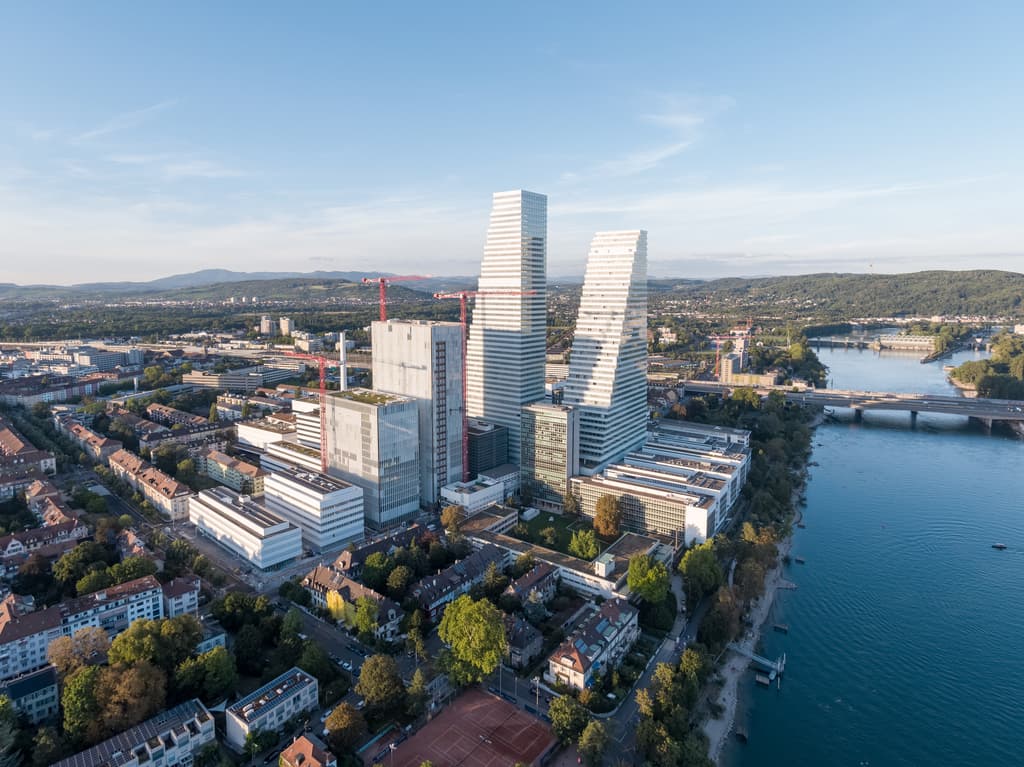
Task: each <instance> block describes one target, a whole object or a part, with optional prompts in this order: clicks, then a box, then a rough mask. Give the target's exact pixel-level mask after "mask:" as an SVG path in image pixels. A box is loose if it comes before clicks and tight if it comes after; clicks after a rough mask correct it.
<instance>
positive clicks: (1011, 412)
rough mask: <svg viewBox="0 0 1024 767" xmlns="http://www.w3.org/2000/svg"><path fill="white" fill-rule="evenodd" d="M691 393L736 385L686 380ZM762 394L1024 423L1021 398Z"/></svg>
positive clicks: (860, 408)
mask: <svg viewBox="0 0 1024 767" xmlns="http://www.w3.org/2000/svg"><path fill="white" fill-rule="evenodd" d="M682 387H683V388H684V390H685V391H687V392H694V393H709V394H720V393H723V392H729V391H731V390H732V389H734V388H737V387H735V386H732V385H730V384H722V383H718V382H715V381H684V382H683V383H682ZM755 391H757V392H758V393H759V394H761V395H762V396H766V395H767V394H768V393H769V392H771V391H777V392H781V393H782V394H784V395H785V397H786V399H787V400H788V401H789V402H798V403H800V404H805V405H820V406H821V407H845V408H850V409H851V410H853V411H854V413H855V417H856V418H858V419H860V417H861V416H862V415H863V413H864V411H866V410H902V411H904V412H909V413H910V417H911V419H912V420H914V419H916V418H917V414H918V413H943V414H945V415H960V416H966V417H968V418H975V419H977V420H979V421H981V422H982V423H983V424H985V425H986V426H989V427H991V426H992V423H993V422H995V421H1018V422H1024V402H1021V401H1019V400H1005V399H986V398H983V397H977V398H969V397H958V396H951V395H948V394H901V393H893V392H877V391H848V390H845V389H793V388H792V387H786V386H759V387H755Z"/></svg>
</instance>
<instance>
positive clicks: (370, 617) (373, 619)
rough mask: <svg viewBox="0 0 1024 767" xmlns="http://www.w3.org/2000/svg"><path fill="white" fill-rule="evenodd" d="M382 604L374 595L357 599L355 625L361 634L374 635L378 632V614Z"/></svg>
mask: <svg viewBox="0 0 1024 767" xmlns="http://www.w3.org/2000/svg"><path fill="white" fill-rule="evenodd" d="M379 611H380V606H379V605H378V604H377V602H376V600H375V599H373V598H372V597H366V596H363V597H359V598H358V599H356V614H355V618H353V625H354V626H355V628H356V631H358V632H359V633H360V634H361V635H367V634H369V635H373V634H375V633H376V632H377V626H378V624H377V615H378V613H379Z"/></svg>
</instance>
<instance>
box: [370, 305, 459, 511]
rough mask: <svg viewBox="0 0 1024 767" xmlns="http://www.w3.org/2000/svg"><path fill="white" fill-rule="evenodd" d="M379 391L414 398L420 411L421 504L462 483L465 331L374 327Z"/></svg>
mask: <svg viewBox="0 0 1024 767" xmlns="http://www.w3.org/2000/svg"><path fill="white" fill-rule="evenodd" d="M372 331H373V388H374V389H375V390H376V391H384V392H390V393H391V394H401V395H404V396H406V397H411V398H412V399H414V400H415V401H416V407H417V410H418V411H419V444H420V501H421V502H422V503H423V504H424V505H431V504H434V503H437V502H438V501H439V499H440V493H441V488H442V487H444V486H445V485H448V484H450V483H452V482H456V481H459V480H461V479H462V469H463V466H462V420H463V418H462V416H463V413H462V408H463V403H462V378H463V375H464V361H463V359H462V325H461V324H459V323H457V322H427V321H425V320H387V321H386V322H374V323H373V327H372Z"/></svg>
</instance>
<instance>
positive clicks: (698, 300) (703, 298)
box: [650, 269, 1024, 322]
mask: <svg viewBox="0 0 1024 767" xmlns="http://www.w3.org/2000/svg"><path fill="white" fill-rule="evenodd" d="M650 288H651V293H650V296H651V298H650V301H651V307H652V308H651V314H652V316H653V315H654V314H656V313H657V311H658V308H659V306H660V305H661V303H663V302H665V301H673V302H674V303H675V305H676V306H677V307H678V304H679V303H680V302H681V303H682V304H683V307H684V308H686V309H689V310H692V311H698V310H699V311H715V312H718V313H721V312H723V311H724V312H726V313H733V314H734V315H735V316H737V317H747V316H749V315H751V314H755V315H756V314H763V313H765V312H769V313H770V314H771V316H774V317H782V318H816V319H817V320H819V321H824V322H834V321H841V320H847V319H851V318H856V317H898V316H906V315H910V316H926V317H927V316H932V315H947V316H955V315H976V314H982V315H990V316H1016V317H1019V316H1021V314H1022V312H1024V305H1022V303H1024V274H1018V273H1016V272H1000V271H995V270H980V269H979V270H969V271H957V272H950V271H929V272H915V273H911V274H808V275H800V276H792V277H765V278H752V279H748V278H739V277H737V278H728V279H721V280H711V281H709V282H703V283H692V282H691V283H686V282H681V281H678V280H652V281H651V282H650Z"/></svg>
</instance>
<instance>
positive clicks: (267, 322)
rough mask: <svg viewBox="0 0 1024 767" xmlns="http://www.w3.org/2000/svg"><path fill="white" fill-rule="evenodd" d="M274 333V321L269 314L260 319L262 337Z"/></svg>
mask: <svg viewBox="0 0 1024 767" xmlns="http://www.w3.org/2000/svg"><path fill="white" fill-rule="evenodd" d="M273 332H274V321H273V320H272V319H270V315H269V314H264V315H262V316H261V317H260V335H261V336H269V335H270V334H271V333H273Z"/></svg>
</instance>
